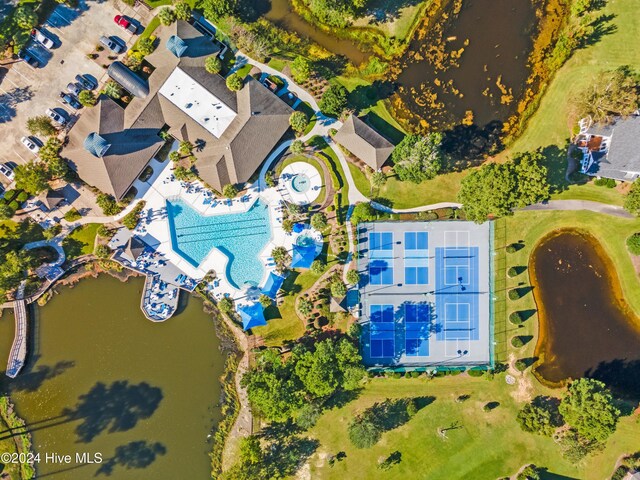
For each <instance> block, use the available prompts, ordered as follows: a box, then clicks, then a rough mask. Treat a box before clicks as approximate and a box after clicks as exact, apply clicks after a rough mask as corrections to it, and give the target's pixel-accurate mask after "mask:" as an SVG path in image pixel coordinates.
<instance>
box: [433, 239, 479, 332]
mask: <svg viewBox="0 0 640 480" xmlns="http://www.w3.org/2000/svg"><path fill="white" fill-rule="evenodd" d="M478 294H479V292H478V247H440V248H436V322H437V323H436V325H437V326H436V329H437V331H438V333H437V334H436V340H440V341H443V340H477V339H478V315H479V308H478Z"/></svg>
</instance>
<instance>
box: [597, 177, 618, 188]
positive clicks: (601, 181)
mask: <svg viewBox="0 0 640 480" xmlns="http://www.w3.org/2000/svg"><path fill="white" fill-rule="evenodd" d="M593 184H594V185H597V186H599V187H607V188H615V186H616V181H615V180H614V179H613V178H596V179H595V180H594V181H593Z"/></svg>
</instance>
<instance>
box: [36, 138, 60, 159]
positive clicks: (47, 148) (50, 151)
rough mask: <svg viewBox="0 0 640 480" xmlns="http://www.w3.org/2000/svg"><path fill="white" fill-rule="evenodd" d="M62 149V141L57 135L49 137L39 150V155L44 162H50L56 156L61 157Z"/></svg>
mask: <svg viewBox="0 0 640 480" xmlns="http://www.w3.org/2000/svg"><path fill="white" fill-rule="evenodd" d="M61 149H62V142H61V141H60V140H58V139H57V138H56V137H51V138H48V139H47V141H46V142H45V143H44V145H43V146H42V148H40V151H39V152H38V156H39V157H40V160H42V161H43V162H49V161H50V160H52V159H54V158H60V150H61Z"/></svg>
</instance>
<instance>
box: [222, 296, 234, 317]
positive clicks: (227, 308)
mask: <svg viewBox="0 0 640 480" xmlns="http://www.w3.org/2000/svg"><path fill="white" fill-rule="evenodd" d="M218 308H219V309H220V311H221V312H222V313H226V314H227V315H228V314H230V313H231V312H233V309H234V306H233V299H232V298H229V297H222V298H221V299H220V301H219V302H218Z"/></svg>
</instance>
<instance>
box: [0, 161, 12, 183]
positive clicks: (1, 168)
mask: <svg viewBox="0 0 640 480" xmlns="http://www.w3.org/2000/svg"><path fill="white" fill-rule="evenodd" d="M0 173H1V174H2V175H4V176H5V177H7V178H8V179H9V180H11V181H12V182H13V179H14V178H16V176H15V174H14V173H13V170H12V169H11V167H10V166H9V165H5V164H4V163H0Z"/></svg>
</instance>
